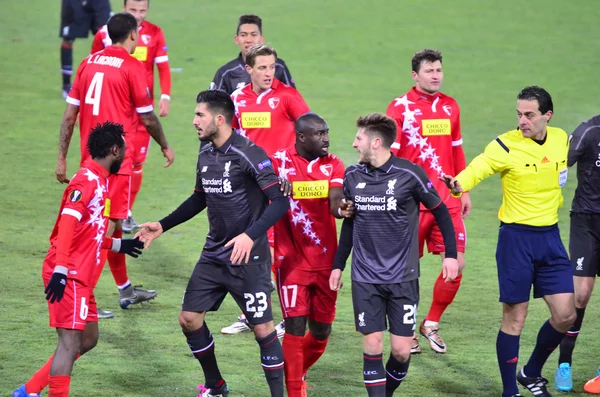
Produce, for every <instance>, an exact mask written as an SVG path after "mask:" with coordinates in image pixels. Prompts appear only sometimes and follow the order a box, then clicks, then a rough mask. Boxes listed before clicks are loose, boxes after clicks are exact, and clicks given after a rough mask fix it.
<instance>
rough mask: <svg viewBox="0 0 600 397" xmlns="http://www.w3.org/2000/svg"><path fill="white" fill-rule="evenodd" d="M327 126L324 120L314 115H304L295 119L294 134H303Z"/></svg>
mask: <svg viewBox="0 0 600 397" xmlns="http://www.w3.org/2000/svg"><path fill="white" fill-rule="evenodd" d="M323 124H324V125H327V122H326V121H325V119H324V118H323V117H321V116H319V115H318V114H316V113H306V114H303V115H302V116H300V117H298V118H297V119H296V125H295V130H296V134H303V133H305V132H306V131H307V130H317V129H319V128H321V126H322V125H323Z"/></svg>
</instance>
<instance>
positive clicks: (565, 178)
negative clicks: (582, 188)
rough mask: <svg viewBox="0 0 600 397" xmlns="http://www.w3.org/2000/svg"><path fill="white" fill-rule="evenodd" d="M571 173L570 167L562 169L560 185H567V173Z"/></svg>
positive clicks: (559, 179) (559, 175)
mask: <svg viewBox="0 0 600 397" xmlns="http://www.w3.org/2000/svg"><path fill="white" fill-rule="evenodd" d="M568 173H569V169H568V168H565V169H564V170H560V172H559V173H558V185H559V186H560V187H563V186H565V183H567V174H568Z"/></svg>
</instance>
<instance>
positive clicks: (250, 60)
mask: <svg viewBox="0 0 600 397" xmlns="http://www.w3.org/2000/svg"><path fill="white" fill-rule="evenodd" d="M269 55H273V56H274V57H275V60H277V51H275V48H273V47H271V46H269V45H266V44H255V45H253V46H252V47H250V48H248V53H247V54H246V65H248V66H250V67H251V68H253V67H254V63H255V62H256V57H262V56H269Z"/></svg>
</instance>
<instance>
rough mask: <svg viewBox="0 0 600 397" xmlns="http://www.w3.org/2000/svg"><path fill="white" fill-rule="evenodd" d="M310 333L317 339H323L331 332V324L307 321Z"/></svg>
mask: <svg viewBox="0 0 600 397" xmlns="http://www.w3.org/2000/svg"><path fill="white" fill-rule="evenodd" d="M309 328H310V333H311V334H312V336H313V337H314V338H315V339H317V340H325V339H327V338H329V335H330V334H331V324H327V323H320V322H309Z"/></svg>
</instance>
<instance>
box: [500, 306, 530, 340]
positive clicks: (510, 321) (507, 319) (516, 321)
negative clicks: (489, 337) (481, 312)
mask: <svg viewBox="0 0 600 397" xmlns="http://www.w3.org/2000/svg"><path fill="white" fill-rule="evenodd" d="M526 318H527V312H526V311H525V312H520V311H519V312H517V311H515V312H509V313H507V312H506V311H505V313H504V316H503V318H502V330H503V331H504V332H506V333H508V334H510V335H520V334H521V331H522V330H523V327H524V326H525V319H526Z"/></svg>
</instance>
